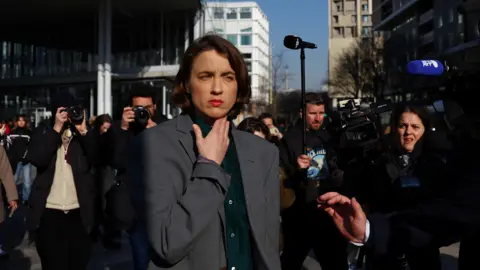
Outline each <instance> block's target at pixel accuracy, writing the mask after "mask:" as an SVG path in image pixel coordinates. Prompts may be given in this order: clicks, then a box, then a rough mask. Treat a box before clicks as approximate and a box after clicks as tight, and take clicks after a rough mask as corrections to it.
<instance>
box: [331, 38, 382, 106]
mask: <svg viewBox="0 0 480 270" xmlns="http://www.w3.org/2000/svg"><path fill="white" fill-rule="evenodd" d="M381 48H382V47H381V40H380V39H379V38H373V37H372V38H368V39H365V38H364V39H359V40H357V41H356V42H355V43H354V44H352V46H351V47H349V48H348V49H346V50H345V51H343V52H342V53H341V54H340V55H339V57H338V59H337V62H336V66H335V67H334V69H333V71H332V76H331V77H330V78H329V79H327V81H326V84H327V85H328V86H329V87H330V88H333V90H332V91H331V92H332V93H333V94H334V95H337V96H343V97H350V98H360V96H363V97H365V96H373V95H378V93H379V92H380V91H383V90H381V89H378V88H379V87H380V86H379V85H380V84H379V81H380V80H382V76H383V60H382V51H381Z"/></svg>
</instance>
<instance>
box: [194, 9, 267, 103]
mask: <svg viewBox="0 0 480 270" xmlns="http://www.w3.org/2000/svg"><path fill="white" fill-rule="evenodd" d="M203 15H204V18H203V20H200V22H199V23H204V29H205V31H206V33H215V34H218V35H221V36H222V37H224V38H225V39H227V40H229V41H230V42H232V43H233V44H234V45H235V46H237V48H238V49H239V50H240V52H241V53H242V54H243V56H244V59H245V61H246V64H247V68H248V71H249V75H250V83H251V87H252V101H253V102H256V103H263V104H269V102H270V94H271V67H270V65H271V63H270V62H271V50H270V26H269V22H268V18H267V16H266V15H265V13H263V11H262V10H261V8H260V6H259V5H258V4H257V3H256V2H223V1H213V2H206V3H205V10H204V13H203ZM202 21H203V22H202Z"/></svg>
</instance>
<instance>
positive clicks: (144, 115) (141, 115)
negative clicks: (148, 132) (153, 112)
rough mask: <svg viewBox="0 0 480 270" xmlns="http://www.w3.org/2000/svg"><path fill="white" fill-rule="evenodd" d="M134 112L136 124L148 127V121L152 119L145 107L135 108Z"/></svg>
mask: <svg viewBox="0 0 480 270" xmlns="http://www.w3.org/2000/svg"><path fill="white" fill-rule="evenodd" d="M133 111H134V112H135V122H136V124H137V125H138V126H140V127H146V126H147V123H148V119H150V113H149V112H148V110H147V109H145V107H141V106H138V107H134V108H133Z"/></svg>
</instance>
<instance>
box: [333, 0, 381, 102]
mask: <svg viewBox="0 0 480 270" xmlns="http://www.w3.org/2000/svg"><path fill="white" fill-rule="evenodd" d="M372 11H373V6H372V0H328V15H329V21H328V29H329V39H328V77H329V78H332V77H333V76H335V74H334V73H333V70H334V69H335V66H336V64H337V63H336V62H337V61H336V60H337V59H338V57H339V55H340V54H341V53H342V52H343V51H344V50H345V49H347V48H349V47H350V46H352V44H354V42H355V41H356V40H357V39H358V38H362V37H372V34H373V32H372ZM331 88H332V87H329V93H330V95H331V96H332V97H335V95H336V94H335V89H331Z"/></svg>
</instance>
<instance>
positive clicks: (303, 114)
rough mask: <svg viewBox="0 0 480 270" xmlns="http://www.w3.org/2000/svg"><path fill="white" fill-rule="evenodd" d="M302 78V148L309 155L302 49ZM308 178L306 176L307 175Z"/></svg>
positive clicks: (302, 52)
mask: <svg viewBox="0 0 480 270" xmlns="http://www.w3.org/2000/svg"><path fill="white" fill-rule="evenodd" d="M300 77H301V82H300V83H301V88H300V93H301V99H302V100H301V102H302V107H301V108H302V121H303V123H302V124H303V126H302V147H303V153H304V154H305V155H306V154H307V145H306V143H307V132H306V130H307V103H306V102H305V49H304V48H301V49H300ZM305 177H306V174H305Z"/></svg>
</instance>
